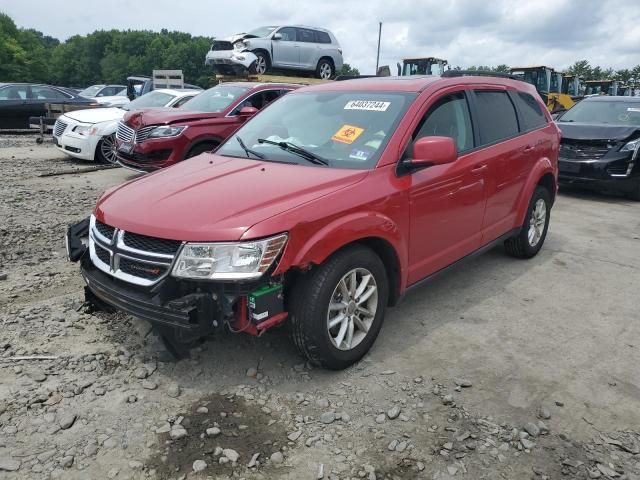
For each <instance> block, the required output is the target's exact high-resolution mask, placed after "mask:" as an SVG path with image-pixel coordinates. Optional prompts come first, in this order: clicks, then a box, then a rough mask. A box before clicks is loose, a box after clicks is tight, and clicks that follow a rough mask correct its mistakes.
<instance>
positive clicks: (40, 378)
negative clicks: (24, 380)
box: [29, 370, 47, 382]
mask: <svg viewBox="0 0 640 480" xmlns="http://www.w3.org/2000/svg"><path fill="white" fill-rule="evenodd" d="M29 377H31V379H32V380H33V381H35V382H44V381H45V380H46V379H47V374H46V373H44V372H43V371H42V370H35V371H33V372H31V374H30V375H29Z"/></svg>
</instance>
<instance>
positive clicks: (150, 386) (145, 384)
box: [142, 379, 158, 390]
mask: <svg viewBox="0 0 640 480" xmlns="http://www.w3.org/2000/svg"><path fill="white" fill-rule="evenodd" d="M142 388H145V389H147V390H155V389H156V388H158V384H157V383H156V382H153V381H151V380H146V379H145V380H143V381H142Z"/></svg>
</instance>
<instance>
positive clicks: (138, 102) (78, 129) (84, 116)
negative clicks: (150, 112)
mask: <svg viewBox="0 0 640 480" xmlns="http://www.w3.org/2000/svg"><path fill="white" fill-rule="evenodd" d="M201 92H202V90H186V89H185V90H172V89H158V90H153V91H152V92H149V93H147V94H145V95H143V96H141V97H139V98H136V99H135V100H134V101H132V102H130V103H128V104H126V105H122V106H121V107H117V108H90V109H87V110H76V111H74V112H67V113H65V114H64V115H60V117H58V119H57V120H56V123H55V125H54V126H53V140H54V142H55V144H56V147H58V150H60V151H61V152H64V153H66V154H67V155H69V156H71V157H75V158H79V159H82V160H96V161H99V162H109V163H116V145H115V138H116V129H117V126H118V122H119V121H120V120H122V117H124V114H125V113H127V111H129V110H136V109H140V108H159V107H174V108H177V107H180V106H181V105H183V104H185V103H186V102H187V101H189V100H191V99H192V98H193V97H195V96H196V95H198V94H199V93H201Z"/></svg>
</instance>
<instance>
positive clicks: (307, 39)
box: [296, 28, 320, 70]
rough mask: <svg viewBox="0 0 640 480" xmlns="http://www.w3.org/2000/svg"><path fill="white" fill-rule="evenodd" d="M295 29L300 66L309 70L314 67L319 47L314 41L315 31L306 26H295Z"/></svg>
mask: <svg viewBox="0 0 640 480" xmlns="http://www.w3.org/2000/svg"><path fill="white" fill-rule="evenodd" d="M296 30H297V31H298V44H299V46H300V67H301V68H305V69H309V70H310V69H313V68H316V64H317V63H318V59H319V58H318V50H319V48H320V47H319V45H318V44H317V43H316V32H315V31H314V30H310V29H308V28H297V29H296Z"/></svg>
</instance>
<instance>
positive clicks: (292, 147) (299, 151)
mask: <svg viewBox="0 0 640 480" xmlns="http://www.w3.org/2000/svg"><path fill="white" fill-rule="evenodd" d="M258 143H268V144H269V145H275V146H276V147H280V148H281V149H282V150H285V151H287V152H291V153H293V154H294V155H298V156H299V157H302V158H304V159H305V160H308V161H309V162H311V163H313V164H315V165H324V166H328V165H329V162H328V161H327V160H326V159H324V158H322V157H320V156H319V155H316V154H315V153H313V152H310V151H309V150H306V149H304V148H302V147H300V146H298V145H296V144H295V143H291V142H285V141H282V142H274V141H273V140H267V139H266V138H259V139H258Z"/></svg>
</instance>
